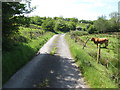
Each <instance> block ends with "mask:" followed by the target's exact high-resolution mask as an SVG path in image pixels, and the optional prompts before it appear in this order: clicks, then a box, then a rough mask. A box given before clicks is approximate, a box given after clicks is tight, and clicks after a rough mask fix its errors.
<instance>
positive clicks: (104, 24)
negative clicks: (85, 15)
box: [94, 17, 109, 33]
mask: <svg viewBox="0 0 120 90" xmlns="http://www.w3.org/2000/svg"><path fill="white" fill-rule="evenodd" d="M94 26H95V28H96V29H97V30H98V32H100V33H104V32H106V31H107V29H108V27H109V24H108V21H107V20H106V19H105V18H104V17H99V18H98V20H96V21H95V22H94Z"/></svg>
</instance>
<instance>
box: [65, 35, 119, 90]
mask: <svg viewBox="0 0 120 90" xmlns="http://www.w3.org/2000/svg"><path fill="white" fill-rule="evenodd" d="M66 39H67V42H68V44H69V48H70V51H71V54H72V56H73V58H74V59H75V60H76V63H77V64H78V66H79V67H80V70H81V72H82V74H83V76H84V77H85V80H86V81H87V83H88V84H89V85H90V87H91V88H117V87H118V86H117V85H116V84H115V82H114V81H113V80H112V79H111V74H112V72H111V71H110V70H108V69H107V68H106V67H104V66H103V65H101V64H98V63H97V62H96V59H95V58H94V57H92V56H90V55H89V54H88V53H87V52H86V51H85V50H83V49H82V46H81V45H79V44H77V43H75V41H74V40H73V39H71V38H70V35H66Z"/></svg>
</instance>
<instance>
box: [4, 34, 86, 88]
mask: <svg viewBox="0 0 120 90" xmlns="http://www.w3.org/2000/svg"><path fill="white" fill-rule="evenodd" d="M64 36H65V34H57V35H54V36H53V37H52V38H51V39H50V40H49V41H48V42H47V43H46V44H45V45H44V46H43V47H42V48H41V49H40V50H39V51H38V53H37V55H36V56H35V57H34V58H33V59H32V60H31V61H30V62H28V63H27V64H26V65H25V66H23V67H22V68H21V69H20V70H18V71H17V72H16V73H15V74H14V75H13V76H12V77H11V78H10V80H9V81H8V82H7V83H6V84H5V85H4V86H3V88H88V86H87V85H86V83H85V81H84V79H83V77H82V76H81V73H80V71H79V69H78V67H77V65H76V64H75V63H74V60H73V58H72V57H71V54H70V51H69V47H68V45H67V43H66V41H65V39H64ZM53 48H56V53H55V55H51V54H50V52H51V50H52V49H53Z"/></svg>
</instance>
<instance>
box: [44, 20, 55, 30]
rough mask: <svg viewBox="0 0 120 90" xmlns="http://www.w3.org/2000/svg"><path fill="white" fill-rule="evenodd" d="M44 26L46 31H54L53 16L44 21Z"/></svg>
mask: <svg viewBox="0 0 120 90" xmlns="http://www.w3.org/2000/svg"><path fill="white" fill-rule="evenodd" d="M42 28H43V29H44V30H46V31H53V32H54V20H52V19H51V18H47V19H46V20H45V21H44V22H43V23H42Z"/></svg>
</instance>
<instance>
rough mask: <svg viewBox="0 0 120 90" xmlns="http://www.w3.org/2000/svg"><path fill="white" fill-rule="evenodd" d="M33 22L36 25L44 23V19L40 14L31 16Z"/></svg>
mask: <svg viewBox="0 0 120 90" xmlns="http://www.w3.org/2000/svg"><path fill="white" fill-rule="evenodd" d="M31 23H32V24H36V25H40V26H41V25H42V23H43V20H42V18H40V17H39V16H35V17H31Z"/></svg>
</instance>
